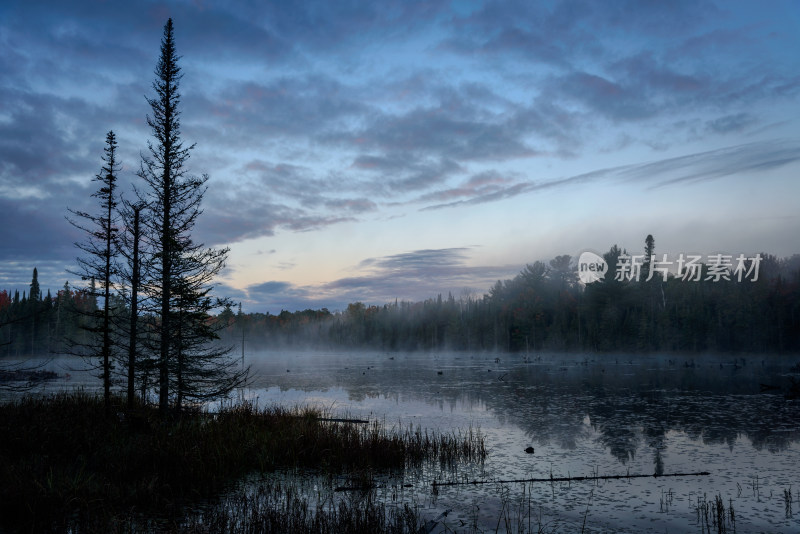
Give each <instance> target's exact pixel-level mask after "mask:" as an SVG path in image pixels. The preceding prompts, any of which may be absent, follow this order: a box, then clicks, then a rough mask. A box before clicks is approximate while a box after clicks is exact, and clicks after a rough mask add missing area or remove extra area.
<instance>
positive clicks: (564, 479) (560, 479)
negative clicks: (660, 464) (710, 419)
mask: <svg viewBox="0 0 800 534" xmlns="http://www.w3.org/2000/svg"><path fill="white" fill-rule="evenodd" d="M710 474H711V473H709V472H708V471H700V472H698V473H665V474H663V475H659V474H654V475H602V476H601V475H598V476H588V477H552V476H551V477H548V478H518V479H515V480H472V481H468V482H436V481H435V480H434V482H433V486H434V488H436V487H439V486H466V485H469V484H474V485H478V484H514V483H517V482H573V481H575V482H578V481H581V480H617V479H620V480H621V479H626V478H661V477H698V476H708V475H710Z"/></svg>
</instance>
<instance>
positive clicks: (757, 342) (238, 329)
mask: <svg viewBox="0 0 800 534" xmlns="http://www.w3.org/2000/svg"><path fill="white" fill-rule="evenodd" d="M624 253H625V251H623V250H620V249H619V248H618V247H617V246H614V247H612V248H611V249H610V250H609V251H608V252H607V253H606V254H604V258H605V260H606V261H607V262H608V264H609V266H610V268H609V270H608V272H607V273H606V275H605V279H604V280H602V281H600V282H597V283H592V284H587V285H584V284H582V283H580V282H579V281H578V278H577V269H576V266H575V263H574V261H573V258H571V257H570V256H568V255H562V256H558V257H557V258H555V259H553V260H550V261H549V262H547V263H544V262H541V261H535V262H534V263H532V264H528V265H527V266H526V267H525V268H524V269H523V270H522V271H521V272H520V273H519V274H517V275H516V276H515V277H514V278H513V279H510V280H503V281H500V280H498V281H497V282H496V283H495V284H494V286H493V287H491V288H490V289H489V290H488V292H486V293H485V294H484V295H482V296H474V295H471V294H464V295H459V296H458V297H456V296H454V295H452V294H448V295H447V296H443V295H441V294H440V295H437V296H436V297H434V298H429V299H427V300H425V301H422V302H397V301H396V302H393V303H384V304H381V305H367V304H364V303H361V302H355V303H351V304H350V305H348V307H347V309H346V310H343V311H341V312H337V313H331V312H330V311H328V310H327V309H324V308H323V309H321V310H304V311H296V312H294V313H291V312H289V311H285V310H284V311H282V312H281V313H280V314H278V315H272V314H269V313H266V314H264V313H247V314H242V313H241V312H240V313H234V311H233V310H231V309H230V308H227V309H226V310H224V311H223V312H222V313H221V314H220V315H218V316H217V321H221V322H222V323H223V326H224V328H223V329H222V331H221V335H222V337H223V338H224V339H225V340H226V341H227V342H229V343H234V344H239V343H242V341H243V342H244V345H245V347H246V348H247V347H249V348H251V349H255V348H256V347H267V348H268V347H297V348H353V349H371V350H389V351H396V350H397V351H399V350H456V351H509V352H525V353H533V352H534V351H542V350H545V351H588V352H681V353H702V352H718V351H722V352H762V353H763V352H769V353H787V352H797V351H798V350H800V255H794V256H792V257H790V258H784V259H779V258H776V257H775V256H773V255H769V254H761V256H762V257H763V259H762V261H761V265H760V276H759V277H758V280H755V281H741V282H740V281H737V280H736V279H735V278H733V277H730V276H729V277H728V278H729V279H728V280H726V279H724V278H722V279H720V280H716V281H715V280H714V279H713V278H712V279H711V280H707V278H709V277H708V276H706V274H705V272H706V270H707V266H703V269H704V271H703V274H702V276H700V277H699V278H700V280H699V281H688V280H683V279H681V278H678V277H676V276H673V275H671V274H670V275H669V276H667V279H666V280H662V279H661V278H660V277H659V276H656V277H653V278H651V280H649V281H644V280H642V281H633V280H617V279H616V276H615V272H616V265H617V259H618V258H619V257H620V255H622V254H624ZM642 278H644V277H642Z"/></svg>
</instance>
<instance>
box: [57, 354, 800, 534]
mask: <svg viewBox="0 0 800 534" xmlns="http://www.w3.org/2000/svg"><path fill="white" fill-rule="evenodd" d="M247 360H248V361H249V363H250V364H251V365H252V370H253V372H254V380H253V382H252V384H251V386H250V389H248V390H247V391H244V392H241V394H242V395H244V396H246V397H248V398H250V399H252V400H254V401H257V402H258V404H259V405H260V406H264V405H267V404H273V403H278V404H281V405H285V406H294V405H300V406H307V405H311V406H319V407H321V408H323V409H325V410H327V411H329V412H330V413H331V414H333V415H334V416H339V417H351V418H363V419H379V420H380V421H382V422H384V423H385V425H386V426H387V427H390V428H391V427H392V426H395V425H402V426H404V427H406V426H408V425H413V426H414V427H416V426H420V427H422V428H423V429H425V428H427V429H435V430H437V431H459V430H460V431H462V432H463V431H465V430H467V429H468V428H470V427H471V428H473V429H475V428H479V429H480V431H481V432H482V433H483V434H484V435H485V437H486V445H487V448H488V457H487V458H486V460H485V462H484V463H483V465H473V466H469V465H466V466H460V467H459V468H458V469H457V470H455V471H450V470H443V469H438V468H429V469H424V470H421V471H419V472H415V473H406V474H405V475H404V476H402V478H401V479H397V478H396V477H395V478H387V479H386V480H383V481H381V483H380V484H379V486H380V487H379V490H378V495H379V497H380V498H383V499H385V500H386V502H387V504H388V505H392V506H393V505H397V504H398V503H410V504H412V505H414V506H416V507H418V509H419V511H420V512H421V514H422V515H423V517H425V518H426V519H434V518H437V517H438V516H439V515H440V514H441V513H442V512H444V511H449V513H448V515H447V517H446V518H444V519H443V521H442V522H440V523H439V525H438V526H437V529H438V530H436V531H437V532H438V531H453V530H456V531H458V530H460V529H462V528H467V527H468V526H469V525H475V524H477V526H478V527H479V528H480V529H482V530H487V531H492V532H494V531H495V528H496V527H498V525H500V531H503V530H504V528H505V527H504V525H505V520H503V521H502V522H501V521H500V519H501V518H510V519H511V520H512V522H513V521H516V520H517V519H518V518H522V519H523V521H524V523H525V525H526V531H527V525H528V522H529V521H530V524H531V526H532V527H533V531H534V532H535V531H536V529H537V528H538V525H544V529H545V531H548V532H549V531H558V532H572V531H580V529H581V528H582V526H583V525H584V521H585V528H586V532H645V531H646V532H687V531H688V532H700V531H702V530H703V528H704V526H705V525H706V523H705V519H704V518H703V517H702V510H703V507H702V506H700V505H702V503H704V502H713V501H714V498H715V497H717V496H720V497H721V499H722V501H723V502H724V505H725V507H726V509H728V508H729V507H731V506H732V507H733V509H734V510H735V528H736V532H798V531H800V499H799V498H798V496H800V444H799V443H798V441H800V400H790V399H787V398H786V397H785V395H784V393H785V392H786V391H787V390H788V389H789V386H790V381H791V380H792V379H793V378H794V377H799V378H800V374H798V373H795V372H793V371H794V368H793V365H795V364H796V363H797V362H796V361H795V359H793V358H790V357H783V358H775V357H766V356H765V357H761V356H754V355H750V356H746V357H745V358H744V359H742V358H735V357H733V356H717V357H715V356H707V357H691V356H652V357H650V356H648V357H631V356H615V355H563V354H542V355H536V356H535V357H533V356H531V357H529V358H526V357H525V356H524V355H520V354H501V355H494V354H469V353H438V354H437V353H382V352H363V353H352V352H328V353H312V352H286V351H270V352H263V353H258V354H252V355H250V356H248V358H247ZM61 365H63V361H59V360H55V361H54V362H52V363H51V364H50V366H51V367H53V366H54V368H55V369H56V371H58V372H60V373H63V372H64V371H63V369H61V370H59V369H58V367H59V366H61ZM85 380H86V379H84V378H80V376H79V375H78V374H74V375H73V376H72V377H71V378H70V380H69V381H66V380H57V381H55V382H54V383H52V384H51V385H50V386H49V387H50V388H58V387H72V386H74V385H75V383H84V384H85V385H89V384H96V383H92V382H89V381H85ZM762 384H769V385H776V386H779V387H780V389H778V390H770V391H766V392H762V391H761V389H762V388H761V385H762ZM527 447H533V448H534V453H533V454H527V453H526V452H525V449H526V448H527ZM700 471H708V472H709V473H710V475H708V476H688V477H676V478H668V477H663V478H653V477H648V478H634V479H619V480H598V481H578V482H571V483H568V482H556V483H550V482H534V483H519V482H517V483H512V484H502V483H499V482H496V481H501V480H514V479H528V478H547V477H550V476H551V475H552V476H553V477H567V476H593V475H600V476H604V475H626V474H646V475H651V474H653V473H655V472H660V473H664V474H669V473H691V472H700ZM434 480H437V481H439V482H455V481H481V482H484V481H488V482H489V483H487V484H480V485H472V484H466V485H458V486H445V487H439V488H438V492H436V493H435V492H433V491H432V482H433V481H434ZM404 486H409V487H404ZM788 491H791V492H792V493H791V499H789V498H788V493H787V492H788ZM347 498H357V497H355V496H350V497H347ZM698 510H700V513H698ZM447 529H450V530H447ZM714 531H716V530H714Z"/></svg>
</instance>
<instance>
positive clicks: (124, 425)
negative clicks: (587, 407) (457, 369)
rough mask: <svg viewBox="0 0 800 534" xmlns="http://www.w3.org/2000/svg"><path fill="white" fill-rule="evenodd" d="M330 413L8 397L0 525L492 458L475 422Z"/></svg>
mask: <svg viewBox="0 0 800 534" xmlns="http://www.w3.org/2000/svg"><path fill="white" fill-rule="evenodd" d="M325 415H326V414H323V413H322V412H321V411H320V410H316V409H312V408H298V409H286V408H282V407H277V406H273V407H266V408H262V409H258V408H256V407H255V406H254V405H253V404H251V403H247V402H243V403H240V404H237V405H235V406H231V407H226V408H223V409H221V410H220V411H219V412H218V413H213V414H212V413H208V412H204V411H200V410H195V411H191V412H184V413H180V414H173V415H172V416H171V417H168V418H161V417H159V415H158V413H157V410H156V409H155V408H153V407H149V406H137V407H135V408H133V409H131V410H128V409H126V408H125V407H124V401H123V399H119V398H117V399H113V401H112V406H111V408H110V409H108V410H106V409H104V407H103V402H102V399H100V398H98V397H95V396H92V395H89V394H86V393H80V392H78V393H69V394H60V395H55V396H52V397H46V398H41V397H40V398H34V397H25V398H22V399H19V400H17V401H14V402H11V403H8V404H4V405H0V436H3V438H2V439H0V530H3V529H10V530H17V529H19V530H25V531H42V530H61V529H64V528H70V529H72V530H73V531H76V532H79V531H81V530H86V529H87V528H89V530H98V531H102V530H115V529H116V527H114V525H117V524H120V518H126V517H134V516H136V517H140V518H141V517H159V518H161V517H167V518H169V517H173V518H174V517H180V516H181V515H182V514H183V512H184V511H185V509H186V507H187V505H189V504H190V503H192V502H196V501H198V500H202V499H206V498H211V497H213V496H215V495H219V494H220V493H222V492H223V490H225V489H226V488H230V487H231V485H232V484H233V483H234V482H235V481H236V480H238V479H240V478H241V477H243V476H244V475H246V474H248V473H252V472H256V471H259V472H270V471H273V470H276V469H280V468H285V467H293V468H311V469H317V470H320V471H321V472H324V473H341V472H351V473H352V472H359V471H361V472H373V471H377V470H397V469H404V468H406V467H413V466H418V465H421V464H422V463H424V462H426V461H437V462H440V463H443V464H447V463H448V462H450V463H452V462H458V461H463V460H468V461H474V460H477V461H482V459H483V458H484V457H485V455H486V449H485V446H484V441H483V436H482V435H481V434H480V432H479V431H473V430H472V429H470V430H469V431H467V432H466V434H462V433H451V434H438V433H431V432H429V431H423V430H421V429H419V428H417V429H415V430H412V429H410V428H408V429H402V428H397V429H393V430H391V431H390V430H386V428H385V427H384V426H383V425H381V424H379V423H378V422H376V421H373V422H370V423H368V424H360V425H354V424H350V423H343V422H329V421H323V420H322V419H324V416H325ZM270 491H272V490H270ZM276 491H277V490H276ZM375 513H377V512H375ZM387 513H388V512H387ZM392 513H394V512H392ZM384 516H385V518H388V519H390V520H391V519H392V517H393V516H391V517H390V516H388V515H385V514H384ZM123 522H124V521H123ZM87 525H90V527H86V526H87ZM102 525H106V527H102ZM78 526H82V528H78ZM159 529H160V528H159ZM144 530H149V529H148V528H145V529H144Z"/></svg>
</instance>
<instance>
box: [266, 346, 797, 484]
mask: <svg viewBox="0 0 800 534" xmlns="http://www.w3.org/2000/svg"><path fill="white" fill-rule="evenodd" d="M253 362H254V369H255V370H256V371H257V373H258V376H257V380H256V382H255V383H254V385H253V387H254V388H269V387H278V388H280V389H281V390H289V389H295V390H302V391H309V392H310V391H325V390H327V389H329V388H342V389H343V390H345V391H346V392H347V395H348V398H349V400H350V401H352V402H354V403H360V402H363V401H365V400H368V399H376V398H386V399H394V401H395V402H396V403H400V402H404V401H408V400H413V401H422V402H424V403H426V404H427V405H429V406H430V408H431V409H432V410H433V409H435V410H439V411H441V412H448V411H449V412H456V411H468V412H482V411H488V412H490V413H491V415H492V416H493V417H495V418H496V419H497V420H498V421H499V422H500V423H502V424H507V423H510V424H513V425H515V426H517V427H519V428H520V429H522V430H523V431H524V432H525V433H526V434H527V435H528V436H529V437H530V439H531V440H532V441H534V442H536V443H538V444H539V445H556V446H558V447H560V448H562V449H564V450H572V449H574V448H575V447H576V446H577V445H578V444H579V443H580V442H582V441H583V440H585V439H586V438H587V425H586V423H587V421H588V423H589V425H590V428H591V429H592V430H593V431H594V432H595V433H596V436H597V437H596V439H597V440H598V441H599V443H600V444H601V445H602V446H603V447H604V448H606V449H607V450H608V451H609V452H610V454H611V455H613V457H614V458H616V459H617V460H618V461H619V463H621V464H623V465H624V464H627V463H628V462H630V461H631V460H633V459H635V457H636V454H637V452H639V453H641V454H644V453H645V451H649V454H650V455H651V456H652V458H653V465H654V470H655V472H660V473H663V472H664V457H663V453H664V449H665V441H666V436H667V434H668V433H669V432H673V431H677V432H683V433H685V434H687V435H688V436H689V437H691V439H693V440H698V441H701V442H702V443H704V444H726V445H727V446H728V447H729V448H731V449H732V448H733V446H734V444H735V443H736V441H737V440H738V439H740V438H741V437H746V438H748V439H749V440H750V442H752V444H753V446H754V447H755V448H756V449H758V450H762V449H763V450H767V451H770V452H776V451H782V450H785V449H786V448H787V447H789V446H790V445H791V444H792V443H795V442H797V441H798V439H800V431H798V429H799V428H800V410H798V409H797V407H798V406H799V405H800V404H798V401H794V400H787V399H785V398H784V396H783V394H782V392H781V391H780V390H775V391H769V392H766V393H762V392H761V387H760V385H761V384H777V385H780V386H781V387H783V388H784V389H785V388H786V387H788V384H789V378H790V377H791V374H790V372H789V368H790V367H791V365H792V364H793V362H791V361H788V360H780V359H776V358H761V357H759V358H750V359H744V360H742V359H736V360H732V359H727V360H726V359H724V358H705V359H700V358H694V359H683V360H675V359H670V358H656V357H646V358H636V359H633V358H631V357H625V358H617V357H613V356H612V357H603V358H601V357H595V358H593V359H589V358H582V357H578V358H575V357H572V358H570V357H563V356H558V355H553V356H549V357H542V358H538V359H536V360H535V361H533V362H530V361H529V362H526V361H524V359H523V358H522V357H520V356H515V355H509V356H505V357H501V359H500V361H499V362H498V361H495V357H494V356H493V355H492V356H490V355H464V354H439V355H431V354H402V355H391V356H390V355H385V354H384V355H381V354H356V355H354V354H343V353H332V354H324V355H318V354H307V353H296V354H291V353H290V354H272V355H270V354H264V355H259V356H258V357H255V358H253ZM387 415H389V416H392V415H394V414H387ZM641 449H645V451H641Z"/></svg>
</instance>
